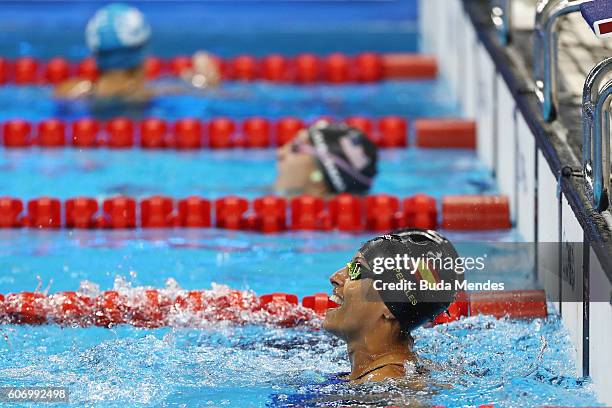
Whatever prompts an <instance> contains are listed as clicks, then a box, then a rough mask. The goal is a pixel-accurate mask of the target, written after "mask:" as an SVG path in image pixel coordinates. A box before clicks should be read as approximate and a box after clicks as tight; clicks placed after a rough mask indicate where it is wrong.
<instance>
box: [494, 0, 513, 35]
mask: <svg viewBox="0 0 612 408" xmlns="http://www.w3.org/2000/svg"><path fill="white" fill-rule="evenodd" d="M491 20H492V21H493V25H494V26H495V28H496V29H497V36H498V38H499V42H500V43H502V44H503V45H508V44H510V42H511V41H512V0H492V6H491Z"/></svg>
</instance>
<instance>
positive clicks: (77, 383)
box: [0, 1, 597, 407]
mask: <svg viewBox="0 0 612 408" xmlns="http://www.w3.org/2000/svg"><path fill="white" fill-rule="evenodd" d="M240 4H242V3H240ZM280 4H283V5H284V8H282V9H279V8H278V7H277V6H276V4H275V3H272V4H269V5H266V6H265V7H263V8H261V9H258V8H256V7H254V6H252V5H251V6H250V5H246V4H242V6H243V7H244V8H240V9H238V10H237V9H236V7H232V6H231V5H226V4H216V3H213V4H211V3H206V7H203V6H202V5H201V4H197V3H194V4H193V5H191V4H187V5H181V6H180V7H177V9H176V10H175V11H176V15H175V18H181V19H182V20H181V21H185V24H184V27H183V29H182V30H181V31H177V30H173V27H172V26H173V25H172V24H171V23H170V22H168V21H167V20H168V19H167V18H165V17H166V16H165V14H164V11H163V10H164V9H163V6H160V5H156V4H147V5H144V6H143V7H144V10H145V12H147V13H148V14H150V15H151V19H152V22H153V24H156V26H157V27H159V30H158V31H157V33H158V34H157V36H158V37H157V39H156V40H155V42H154V43H153V49H152V51H153V52H154V53H155V54H157V55H162V56H174V55H177V54H181V53H189V52H192V51H194V50H195V49H197V48H199V47H202V46H204V47H206V48H208V49H210V50H211V51H213V52H216V53H218V54H219V55H225V56H230V55H235V54H237V53H239V52H243V51H248V52H250V53H253V54H255V55H263V54H265V53H269V52H281V53H285V54H295V53H296V51H300V52H301V51H311V52H317V53H327V52H331V51H338V50H339V51H344V52H348V53H352V52H358V51H361V50H363V49H369V50H375V51H381V52H383V51H415V50H417V48H418V36H417V34H416V31H415V29H414V26H415V24H414V16H415V14H414V4H413V3H412V2H411V1H406V2H392V3H387V2H384V3H381V2H364V4H363V5H361V6H359V7H355V8H351V9H350V10H351V11H348V10H349V9H348V8H347V7H346V6H345V5H342V4H341V3H337V4H333V3H332V4H325V3H323V4H320V5H318V6H316V7H314V9H318V8H319V7H321V8H322V10H324V12H321V9H318V10H319V11H318V12H313V11H312V10H313V9H311V8H307V7H305V5H304V4H299V3H298V4H297V5H291V6H289V5H287V4H286V3H280ZM49 7H50V6H48V5H41V6H40V7H36V8H34V9H33V10H34V11H31V12H30V11H29V10H28V12H27V13H24V9H23V8H22V7H21V6H19V5H10V6H9V7H7V8H5V9H4V10H2V11H1V12H0V19H2V20H3V21H7V20H8V19H9V18H10V19H11V21H13V24H12V25H9V26H5V28H4V29H3V30H5V33H9V34H10V35H7V36H4V38H5V40H4V41H2V40H0V55H7V56H16V55H24V54H30V55H35V56H39V57H43V58H46V57H49V56H52V55H56V54H59V55H64V56H67V57H69V58H73V59H76V58H81V57H83V56H84V52H85V51H84V48H83V47H82V45H81V38H80V36H81V31H80V30H81V29H80V27H81V25H82V23H83V22H84V21H85V20H86V18H87V17H88V16H89V14H90V13H91V12H92V11H93V10H94V9H95V8H96V7H97V6H96V5H95V4H89V3H78V5H76V6H75V11H74V12H73V13H59V12H57V11H56V10H50V9H49ZM203 10H204V11H203ZM287 10H291V15H293V16H295V20H290V21H292V22H293V23H289V22H288V21H287V19H286V17H285V16H286V15H287ZM374 10H376V12H374ZM196 12H200V13H204V14H199V16H200V17H197V16H198V14H197V13H196ZM49 15H57V17H58V18H57V19H52V18H49V17H48V16H49ZM320 15H321V16H324V18H321V19H320V20H319V22H318V24H317V25H316V27H315V28H313V24H312V19H313V16H320ZM220 16H224V17H223V18H224V19H226V20H225V21H228V19H232V18H233V19H238V20H235V21H234V22H235V23H239V22H241V23H242V24H237V25H239V26H240V29H239V30H236V31H235V32H231V33H228V32H227V29H226V28H225V26H224V25H223V23H222V21H223V18H220ZM247 16H248V17H247ZM58 21H60V22H62V23H63V24H65V25H66V26H67V27H71V29H70V30H64V31H63V32H62V33H61V37H60V39H59V40H58V41H56V42H55V43H54V44H50V43H49V42H48V41H47V40H46V36H48V35H50V34H57V33H58V28H57V26H56V25H55V24H58V23H57V22H58ZM339 21H341V23H339ZM51 22H53V23H51ZM203 22H206V23H208V24H203ZM32 24H37V25H38V26H39V27H40V30H36V31H32V30H28V29H27V28H28V27H31V25H32ZM201 27H205V29H201ZM355 27H358V28H357V29H355ZM198 29H200V30H198ZM313 30H314V32H315V34H314V35H313V34H312V33H313ZM245 35H248V38H250V39H249V40H248V41H247V42H245V40H244V38H245ZM184 38H187V39H188V40H183V39H184ZM330 38H333V39H334V40H333V41H329V39H330ZM202 39H204V41H202ZM294 44H300V45H301V46H300V49H299V50H295V45H294ZM50 92H51V90H50V88H46V87H15V86H5V87H0V120H1V121H3V120H7V119H12V118H15V117H21V118H26V119H30V120H34V121H39V120H42V119H45V118H50V117H58V118H61V119H65V120H71V119H75V118H80V117H84V116H88V115H89V114H90V112H89V110H88V106H87V105H84V104H60V103H57V102H54V101H53V100H52V99H51V98H50ZM109 114H111V115H114V114H115V112H111V113H109ZM362 114H366V115H369V116H381V115H388V114H398V115H402V116H404V117H407V118H409V119H413V118H418V117H427V116H433V117H444V116H457V115H459V114H460V110H459V107H458V106H457V104H456V100H455V98H453V97H452V95H450V92H449V91H448V87H447V86H446V84H445V83H444V81H441V80H440V81H423V82H418V81H416V82H401V81H386V82H382V83H378V84H369V85H350V84H349V85H343V86H337V85H334V86H330V85H313V86H293V85H278V84H267V83H263V82H255V83H249V84H242V83H229V84H226V85H224V87H223V88H222V89H221V90H219V91H213V92H212V93H210V94H207V95H205V96H202V95H198V94H188V95H187V94H178V95H173V96H167V97H162V98H158V99H157V100H155V101H153V103H152V104H150V105H149V106H147V107H145V108H144V109H143V110H141V111H139V112H135V113H133V115H132V116H134V117H136V118H139V117H146V116H155V117H161V118H163V119H167V120H174V119H178V118H183V117H197V118H200V119H209V118H211V117H215V116H229V117H232V118H236V119H240V118H245V117H249V116H255V115H258V116H264V117H267V118H279V117H282V116H286V115H296V116H299V117H302V118H305V119H307V120H311V119H314V118H316V117H319V116H321V115H332V116H334V117H338V118H340V117H346V116H350V115H362ZM273 167H274V152H273V151H271V150H255V151H244V150H231V151H219V152H213V151H197V152H174V151H141V150H138V149H129V150H124V151H112V150H106V149H100V150H91V151H79V150H76V149H71V148H67V149H59V150H45V149H36V148H34V149H29V150H22V151H19V150H18V151H14V150H6V149H0V168H1V169H2V174H3V177H2V180H0V189H1V191H2V194H3V195H9V196H15V197H19V198H22V199H29V198H33V197H38V196H41V195H50V196H54V197H59V198H62V199H65V198H69V197H73V196H78V195H86V196H92V197H96V198H105V197H109V196H113V195H116V194H127V195H131V196H135V197H145V196H148V195H153V194H164V195H169V196H172V197H184V196H187V195H189V194H199V195H203V196H206V197H207V198H217V197H221V196H224V195H228V194H240V195H241V196H244V197H247V198H254V197H257V196H261V195H263V194H267V193H268V192H269V185H270V183H271V182H272V180H273V177H274V172H273ZM373 192H375V193H392V194H394V195H398V196H408V195H412V194H415V193H417V192H422V193H427V194H429V195H432V196H434V197H437V198H439V197H440V196H441V195H447V194H475V193H479V194H480V193H483V194H493V193H496V192H497V188H496V186H495V182H494V180H493V179H492V177H491V173H490V170H489V169H487V168H486V167H485V166H483V165H482V164H480V163H478V161H477V159H476V156H475V154H474V153H473V152H471V151H464V150H440V151H435V150H426V149H418V148H414V147H410V148H408V149H394V150H388V151H384V152H383V153H382V160H381V164H380V177H379V178H378V180H377V181H376V184H375V186H374V189H373ZM368 237H369V235H364V234H346V233H340V232H327V233H322V232H303V233H302V232H289V233H283V234H280V235H262V234H257V233H250V232H242V231H223V230H213V229H193V230H192V229H190V230H184V229H151V230H140V229H137V230H131V231H121V230H119V231H90V230H60V231H48V230H0V269H1V270H3V271H5V272H4V273H3V274H2V275H0V293H4V294H6V293H9V292H19V291H27V290H34V289H35V288H36V287H37V286H39V285H41V288H42V289H45V288H47V287H48V288H49V290H50V292H57V291H64V290H66V291H69V290H77V289H79V287H81V288H82V289H83V290H88V291H94V292H95V291H96V290H108V289H112V288H114V289H117V290H122V291H127V292H130V291H134V290H135V289H134V288H140V287H143V286H150V287H154V288H164V287H171V288H175V287H176V286H179V287H181V288H185V289H201V288H210V287H212V286H213V284H215V283H216V284H222V285H228V286H229V287H231V288H233V289H240V290H252V291H254V292H255V293H257V294H264V293H269V292H278V291H281V292H288V293H293V294H296V295H298V296H299V297H303V296H306V295H311V294H313V293H316V292H329V287H330V286H329V283H328V280H327V278H328V277H329V275H330V274H331V273H332V272H333V271H334V270H335V269H337V268H338V267H340V266H342V265H343V264H344V263H345V262H346V261H347V260H348V259H349V258H350V257H351V256H352V255H353V253H354V251H355V249H356V248H357V247H358V246H359V244H360V243H362V242H363V241H364V240H366V239H367V238H368ZM449 237H450V238H451V239H453V240H457V241H476V242H485V244H483V245H494V244H495V243H496V242H500V241H515V240H520V237H519V236H518V235H517V234H516V233H515V232H514V231H505V232H499V231H495V232H490V233H450V235H449ZM494 276H495V277H496V278H498V279H502V280H504V281H505V282H506V283H507V284H508V285H509V288H517V289H526V288H531V287H534V282H533V276H532V275H531V273H530V272H529V270H528V269H525V268H521V267H519V268H518V269H517V268H516V265H505V266H504V267H503V268H502V269H501V270H500V271H496V274H495V275H494ZM474 278H475V280H478V279H485V278H491V275H487V276H485V275H483V276H475V277H474ZM0 333H1V334H2V338H1V339H0V355H1V356H2V359H0V386H5V385H55V386H67V387H69V389H70V392H71V402H70V405H72V406H84V405H87V406H100V407H102V406H104V407H106V406H126V405H128V406H160V405H161V406H232V407H233V406H244V407H250V406H266V405H269V406H300V404H301V405H309V406H317V405H316V404H318V405H319V406H344V405H350V404H360V403H361V404H364V403H368V404H370V405H374V406H384V405H405V404H407V403H408V402H410V401H413V400H417V401H419V402H421V403H423V404H424V405H433V404H439V405H446V406H469V405H478V404H486V403H493V404H496V406H508V407H515V406H526V405H568V406H570V405H595V404H596V403H597V401H596V400H595V398H594V396H593V393H592V391H591V388H590V384H589V383H588V381H585V380H583V379H580V378H576V377H575V376H573V375H572V374H571V373H572V370H571V369H570V368H569V366H570V364H569V362H570V357H569V352H570V350H569V347H570V342H569V339H568V337H567V333H566V332H565V330H564V329H563V328H562V327H561V325H560V323H559V320H558V318H557V317H555V316H551V317H549V318H548V319H546V320H535V321H524V322H522V321H509V320H501V321H497V320H494V319H492V318H487V317H471V318H468V319H465V320H462V321H459V322H455V323H451V324H449V325H443V326H437V327H435V328H432V329H419V330H418V332H417V333H415V337H416V347H417V349H418V350H419V352H420V354H421V355H422V356H423V357H424V358H425V359H426V360H425V363H424V364H425V365H426V366H427V367H428V368H429V369H430V371H431V376H430V382H431V384H430V386H429V387H427V389H426V390H425V391H423V392H419V393H417V394H414V395H413V394H410V393H407V392H406V391H405V390H400V389H398V388H397V387H394V386H393V385H385V384H382V385H376V386H362V387H356V388H355V387H349V386H346V385H334V386H325V385H321V384H323V383H324V382H325V381H326V380H327V379H328V378H329V376H331V375H333V374H337V373H339V372H343V371H346V370H347V369H348V365H347V362H346V351H345V347H344V346H343V345H342V344H341V343H340V342H338V341H337V340H335V339H334V338H332V337H331V336H329V335H327V334H325V333H323V332H321V331H318V330H313V329H312V328H307V327H296V328H284V329H283V328H278V327H274V326H266V325H254V324H247V325H244V326H236V325H232V324H231V323H227V322H212V323H209V324H205V325H204V327H199V328H197V329H196V328H189V327H168V328H160V329H137V328H133V327H127V326H119V327H114V328H112V329H106V328H98V327H90V328H79V327H58V326H52V325H48V326H16V325H4V326H0ZM312 398H315V399H319V400H321V401H318V402H312V401H310V402H308V403H307V402H306V401H304V399H306V400H309V399H312ZM326 400H327V401H326Z"/></svg>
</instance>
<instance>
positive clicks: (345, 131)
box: [274, 121, 378, 197]
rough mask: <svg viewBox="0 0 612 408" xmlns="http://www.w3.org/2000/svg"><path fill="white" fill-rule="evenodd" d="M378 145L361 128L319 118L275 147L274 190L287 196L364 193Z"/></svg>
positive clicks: (370, 175)
mask: <svg viewBox="0 0 612 408" xmlns="http://www.w3.org/2000/svg"><path fill="white" fill-rule="evenodd" d="M377 156H378V149H377V147H376V145H375V144H374V143H373V142H372V141H371V140H370V139H368V138H367V136H366V135H365V134H364V133H363V132H361V131H360V130H357V129H354V128H350V127H348V126H347V125H345V124H330V123H328V122H326V121H319V122H317V123H315V124H314V125H312V126H311V127H310V128H308V129H304V130H301V131H300V132H298V134H297V135H296V137H295V138H294V139H293V140H292V141H291V142H289V143H287V144H285V145H284V146H282V147H281V148H279V149H278V152H277V172H278V175H277V178H276V182H275V185H274V187H275V190H276V191H278V192H279V193H282V194H284V195H288V196H294V195H299V194H311V195H315V196H320V197H326V196H330V195H333V194H338V193H352V194H366V193H367V192H368V191H369V190H370V187H371V186H372V182H373V179H374V176H375V175H376V172H377V168H376V165H377Z"/></svg>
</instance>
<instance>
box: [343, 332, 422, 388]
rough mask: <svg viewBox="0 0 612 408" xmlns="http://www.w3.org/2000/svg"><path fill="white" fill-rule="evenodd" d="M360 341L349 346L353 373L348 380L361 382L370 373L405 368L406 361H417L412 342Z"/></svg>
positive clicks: (350, 343)
mask: <svg viewBox="0 0 612 408" xmlns="http://www.w3.org/2000/svg"><path fill="white" fill-rule="evenodd" d="M364 340H365V341H364ZM367 340H368V339H359V340H355V341H350V342H348V344H347V348H348V355H349V361H350V362H351V373H350V374H349V375H348V377H347V378H348V379H349V380H351V381H355V380H359V379H362V378H363V377H365V376H366V375H368V374H369V373H371V372H373V371H375V370H377V369H379V368H383V367H386V366H390V365H396V366H403V364H404V363H405V362H406V361H416V355H415V354H414V352H413V351H412V342H411V341H409V340H406V341H392V342H389V341H367Z"/></svg>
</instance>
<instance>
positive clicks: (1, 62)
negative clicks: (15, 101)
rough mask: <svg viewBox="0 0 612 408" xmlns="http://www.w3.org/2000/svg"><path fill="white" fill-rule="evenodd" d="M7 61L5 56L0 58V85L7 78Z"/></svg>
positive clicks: (6, 80)
mask: <svg viewBox="0 0 612 408" xmlns="http://www.w3.org/2000/svg"><path fill="white" fill-rule="evenodd" d="M8 74H9V62H8V61H7V60H6V59H5V58H0V85H3V84H5V83H7V82H8V80H9V75H8Z"/></svg>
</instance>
